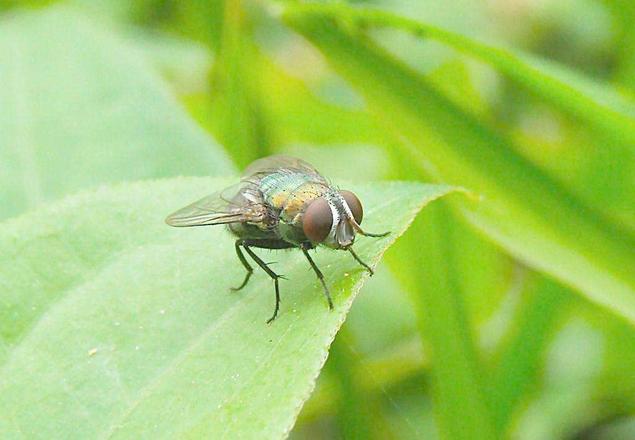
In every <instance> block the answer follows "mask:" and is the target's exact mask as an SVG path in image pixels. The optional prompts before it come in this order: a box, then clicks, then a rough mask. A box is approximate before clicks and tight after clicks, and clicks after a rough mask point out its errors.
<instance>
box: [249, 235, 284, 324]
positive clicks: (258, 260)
mask: <svg viewBox="0 0 635 440" xmlns="http://www.w3.org/2000/svg"><path fill="white" fill-rule="evenodd" d="M250 244H252V243H251V242H250V240H243V241H242V246H243V248H244V249H245V251H246V252H247V253H248V254H249V256H250V257H251V258H252V259H253V260H254V261H255V262H256V264H258V266H260V267H261V268H262V270H264V271H265V272H266V273H267V275H269V276H270V277H271V279H272V280H273V284H274V287H275V291H276V306H275V309H274V310H273V315H272V316H271V318H269V319H268V320H267V324H269V323H271V322H272V321H273V320H274V319H276V316H278V310H280V287H279V286H278V280H279V279H280V278H283V276H282V275H278V274H277V273H275V272H274V271H273V270H271V269H270V268H269V266H267V263H265V262H264V261H262V259H261V258H260V257H259V256H258V255H256V253H255V252H254V251H252V250H251V248H250V247H249V246H250ZM253 244H257V242H254V243H253Z"/></svg>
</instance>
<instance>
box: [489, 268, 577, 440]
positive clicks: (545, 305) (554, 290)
mask: <svg viewBox="0 0 635 440" xmlns="http://www.w3.org/2000/svg"><path fill="white" fill-rule="evenodd" d="M536 278H537V279H536V280H534V281H533V282H531V283H530V286H529V287H528V288H526V289H525V290H526V292H525V293H526V294H527V293H528V294H529V295H530V297H529V298H526V299H525V301H524V304H523V305H522V307H521V308H520V314H519V315H518V316H516V318H515V319H514V321H515V323H514V327H513V329H512V331H511V332H510V333H509V334H508V335H507V338H508V341H507V342H506V343H505V344H504V346H503V349H502V351H501V353H500V354H499V356H498V357H499V359H498V362H497V365H496V367H495V369H494V372H493V375H492V377H491V379H490V386H489V387H488V394H489V395H490V399H491V401H492V408H493V410H494V412H493V414H494V421H495V423H496V424H497V427H498V429H499V430H502V431H503V432H504V431H505V430H506V429H508V428H509V425H510V421H511V418H512V417H513V415H514V413H515V412H516V411H517V409H518V408H519V404H520V403H522V402H523V401H526V400H527V398H528V395H529V393H530V392H531V391H535V389H536V388H537V384H538V379H540V378H541V377H542V370H543V363H544V358H545V354H546V352H547V347H548V344H549V343H550V342H551V340H552V338H553V337H554V335H555V330H556V329H557V327H556V325H557V324H558V323H559V318H562V317H563V315H564V312H565V311H566V310H567V307H566V306H567V304H568V303H569V300H570V294H569V292H568V291H567V289H565V288H563V287H562V286H560V285H558V284H557V283H555V282H553V281H551V280H548V279H546V278H543V277H536Z"/></svg>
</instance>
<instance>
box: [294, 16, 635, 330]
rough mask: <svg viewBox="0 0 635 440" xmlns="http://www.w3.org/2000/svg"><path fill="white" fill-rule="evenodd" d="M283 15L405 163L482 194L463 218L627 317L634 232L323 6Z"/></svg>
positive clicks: (634, 284) (631, 310)
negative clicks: (397, 142)
mask: <svg viewBox="0 0 635 440" xmlns="http://www.w3.org/2000/svg"><path fill="white" fill-rule="evenodd" d="M285 18H286V20H287V22H288V23H289V24H290V25H291V26H292V27H294V28H295V29H297V30H298V31H299V32H300V33H301V34H303V35H304V36H306V37H307V38H308V39H309V40H310V41H311V42H313V43H314V44H315V45H316V46H317V47H318V48H319V49H320V50H321V51H322V52H323V53H324V54H325V55H326V56H327V58H328V59H329V61H330V62H331V63H332V65H333V66H334V68H335V69H336V70H337V71H338V72H339V73H340V74H342V75H343V76H344V77H345V78H346V79H348V80H349V81H350V82H351V83H352V84H353V85H354V86H355V87H356V88H357V90H358V91H359V92H360V93H361V94H362V95H363V96H364V98H365V99H366V101H367V103H368V105H369V108H370V109H371V111H373V112H374V113H375V115H376V116H377V117H378V119H379V120H380V121H382V122H383V123H385V124H386V126H388V127H389V128H391V129H392V130H394V131H395V133H398V134H399V135H400V137H401V138H402V139H404V140H405V142H404V148H405V152H404V155H406V156H408V157H409V158H410V160H411V162H412V163H413V165H416V166H419V167H421V168H422V169H425V170H426V171H427V172H429V173H430V174H431V175H433V176H435V177H436V178H437V179H439V180H443V181H448V182H452V183H456V184H460V185H462V186H464V187H466V188H469V189H471V190H474V191H476V192H477V193H479V194H482V196H483V198H482V200H481V201H480V203H473V204H466V203H464V204H462V205H461V209H462V212H463V213H464V215H465V216H466V217H467V218H468V220H469V221H470V222H471V223H472V224H474V225H475V226H476V227H477V228H479V229H480V230H481V231H483V232H485V233H486V234H487V235H489V236H490V237H491V238H492V239H493V240H495V241H496V242H497V243H499V244H500V245H501V246H503V247H504V248H505V249H506V250H507V251H508V252H510V253H511V254H512V255H514V256H516V257H517V258H519V259H521V260H523V261H526V262H527V263H528V264H530V265H532V266H533V267H535V268H537V269H539V270H544V271H546V272H547V273H550V274H552V275H555V276H557V277H558V278H559V279H561V280H562V281H564V282H565V283H566V284H567V285H569V286H572V287H574V288H576V289H578V290H580V291H581V292H582V293H584V294H585V295H586V296H587V297H588V298H590V299H591V300H593V301H595V302H597V303H599V304H602V305H604V306H606V307H608V308H610V309H611V310H613V311H614V312H615V313H617V314H620V315H622V316H624V317H626V318H628V319H629V320H630V321H631V322H634V323H635V272H633V270H632V267H635V254H634V253H633V249H634V248H635V238H633V237H632V236H631V235H629V234H627V233H625V232H624V231H621V230H619V229H618V228H617V227H616V226H614V225H612V224H610V223H608V222H607V221H606V220H605V219H604V218H602V216H601V215H600V214H598V211H601V207H597V209H598V211H592V210H591V209H589V208H588V207H587V206H585V205H583V204H582V203H581V202H580V201H579V200H578V199H576V198H575V197H574V196H572V195H571V194H570V193H568V192H567V191H566V190H565V189H564V188H562V187H561V186H560V185H559V184H558V183H557V182H555V181H554V180H553V179H551V178H549V177H548V176H547V175H546V174H545V173H544V172H542V171H541V170H540V169H538V168H536V167H535V166H534V165H532V164H531V163H530V162H528V161H527V160H525V159H524V158H522V157H521V156H519V155H518V154H517V153H515V151H514V150H513V148H511V146H510V145H509V143H508V142H507V141H506V140H505V139H504V138H502V137H501V136H499V135H498V134H497V133H495V132H494V131H492V130H491V129H489V128H488V127H487V126H485V125H483V124H482V123H480V121H478V120H477V119H475V118H474V117H472V116H470V115H468V114H466V113H464V112H462V111H461V110H460V109H459V108H457V107H456V106H455V105H453V104H452V103H451V102H449V101H448V100H447V99H446V98H445V97H444V96H443V95H441V94H439V92H438V91H437V90H435V89H434V88H433V87H431V86H430V85H429V84H428V83H427V82H426V81H425V80H424V79H423V78H422V77H421V76H419V75H418V74H417V73H415V72H413V71H411V70H410V69H408V68H406V67H404V66H403V65H402V64H401V63H399V62H397V61H395V60H394V59H393V58H392V57H390V56H389V55H388V54H386V53H385V52H383V51H381V50H380V49H378V48H377V47H376V46H375V45H373V44H372V43H371V42H369V41H367V40H365V39H364V38H363V37H361V36H354V35H352V34H351V33H350V32H348V31H347V29H346V28H345V24H341V23H339V22H338V21H337V20H335V19H333V18H332V17H331V16H330V15H329V14H320V13H319V12H315V11H314V10H312V9H303V8H289V9H288V10H287V13H286V16H285ZM343 26H344V27H343Z"/></svg>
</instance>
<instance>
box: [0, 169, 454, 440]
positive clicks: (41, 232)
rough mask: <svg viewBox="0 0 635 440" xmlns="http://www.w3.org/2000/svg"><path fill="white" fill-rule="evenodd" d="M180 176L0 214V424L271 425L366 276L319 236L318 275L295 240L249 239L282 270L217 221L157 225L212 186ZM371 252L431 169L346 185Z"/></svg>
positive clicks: (412, 208)
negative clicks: (244, 253) (275, 243)
mask: <svg viewBox="0 0 635 440" xmlns="http://www.w3.org/2000/svg"><path fill="white" fill-rule="evenodd" d="M228 183H230V182H228V181H226V180H218V179H202V178H181V179H172V180H164V181H155V182H142V183H137V184H127V185H120V186H116V187H114V188H109V187H104V188H102V189H100V190H98V191H96V192H87V193H83V194H80V195H77V196H74V197H71V198H68V199H65V200H64V201H62V202H60V203H57V204H54V205H52V206H48V207H45V208H42V209H41V210H39V211H37V212H32V213H29V214H28V215H25V216H21V217H19V218H17V219H13V220H10V221H8V222H5V223H4V224H3V225H2V228H0V288H1V289H2V292H3V294H2V297H1V301H0V338H1V339H0V437H2V438H20V437H22V436H24V437H28V438H68V437H78V438H131V437H132V438H175V437H196V438H201V437H206V438H223V437H225V438H281V437H283V436H284V435H285V434H286V433H287V432H288V431H289V430H290V428H291V427H292V425H293V423H294V421H295V417H296V416H297V413H298V412H299V410H300V408H301V406H302V404H303V403H304V401H305V400H306V399H307V398H308V396H309V394H310V392H311V390H312V388H313V386H314V381H315V378H316V376H317V375H318V373H319V371H320V368H321V367H322V365H323V363H324V361H325V359H326V356H327V351H328V347H329V345H330V343H331V341H332V340H333V337H334V336H335V333H336V332H337V330H338V328H339V326H340V325H341V323H342V322H343V320H344V319H345V316H346V313H347V312H348V310H349V308H350V306H351V303H352V301H353V299H354V298H355V296H356V294H357V292H358V291H359V289H360V288H361V286H362V284H363V281H364V279H365V278H366V277H367V274H366V272H364V271H363V270H362V269H361V268H360V266H359V265H358V264H357V263H356V262H355V261H354V260H353V259H352V258H351V256H350V255H349V254H348V253H346V252H337V251H332V250H328V249H319V250H318V251H317V252H316V253H315V260H316V263H317V264H318V266H319V267H321V268H322V270H323V272H324V274H325V277H326V282H327V284H328V285H329V286H330V288H331V292H332V295H333V299H334V302H335V310H334V311H329V310H328V308H327V306H326V301H325V299H324V297H323V293H322V290H321V286H320V285H319V283H318V282H317V279H316V277H315V275H314V273H313V272H311V270H310V267H309V265H308V263H307V262H306V261H305V260H304V257H303V256H302V254H301V253H300V252H293V251H276V252H269V251H265V250H257V251H256V252H257V253H259V254H260V255H261V256H262V257H263V258H264V259H265V261H267V262H272V261H276V262H277V263H276V264H273V265H272V266H271V267H272V268H273V269H274V270H275V271H277V272H279V273H281V274H284V275H285V276H286V277H287V278H288V280H283V281H282V282H281V294H282V304H281V310H280V315H279V317H278V319H276V320H275V321H274V322H273V323H272V324H271V325H267V324H265V321H266V319H267V318H268V317H269V316H270V314H271V312H272V309H273V300H274V294H273V284H272V282H271V280H270V279H269V278H268V277H267V276H266V275H265V274H263V273H262V272H261V271H257V272H256V273H255V274H254V276H253V277H252V279H251V281H250V283H249V284H248V286H247V287H246V288H245V289H244V290H242V291H240V292H233V293H230V292H229V287H230V286H234V285H237V284H239V283H240V281H241V280H242V277H243V276H244V269H243V268H242V266H241V265H240V263H239V262H238V260H237V258H236V255H235V254H234V246H233V238H232V237H231V236H230V234H229V233H228V232H227V231H226V230H225V229H224V228H223V227H208V228H188V229H174V228H169V227H168V226H166V225H165V224H164V223H163V219H164V217H165V215H166V214H168V213H170V212H172V211H173V210H175V209H177V208H179V207H181V206H182V205H185V204H187V203H188V202H190V201H192V200H195V199H196V198H197V197H200V196H202V195H204V194H206V193H208V192H212V191H214V190H217V189H220V188H222V187H223V186H226V185H227V184H228ZM351 189H352V190H354V191H356V192H357V194H358V195H359V196H360V199H361V200H362V201H363V202H364V204H365V206H366V215H365V217H364V227H365V228H367V229H368V230H369V231H373V232H375V231H379V232H381V231H385V230H391V231H392V234H391V235H389V236H388V237H386V238H382V239H374V238H369V237H359V238H358V240H357V242H356V244H355V247H356V250H357V252H358V254H359V255H360V257H361V258H362V259H364V260H365V261H367V262H369V263H370V264H371V265H375V264H376V263H377V261H378V260H379V258H380V257H381V254H382V253H383V252H384V251H385V250H386V248H387V247H388V246H389V245H390V244H391V243H392V242H393V241H394V240H395V239H396V238H397V237H398V236H399V235H401V233H403V231H404V230H405V229H406V227H407V225H408V224H409V223H410V222H411V221H412V219H413V218H414V216H415V215H416V214H417V212H418V211H419V210H420V209H421V208H422V206H423V205H425V204H426V203H427V202H429V201H431V200H433V199H435V198H437V197H440V196H442V195H444V194H446V193H448V192H450V191H452V188H451V187H448V186H445V185H424V184H418V183H382V184H365V185H352V186H351Z"/></svg>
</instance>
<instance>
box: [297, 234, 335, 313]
mask: <svg viewBox="0 0 635 440" xmlns="http://www.w3.org/2000/svg"><path fill="white" fill-rule="evenodd" d="M301 249H302V252H303V253H304V256H305V257H306V259H307V260H309V264H310V265H311V267H312V268H313V271H314V272H315V274H316V275H317V277H318V279H319V280H320V283H322V287H323V288H324V296H326V300H327V301H328V303H329V309H331V310H332V309H333V300H332V299H331V292H329V288H328V287H327V285H326V282H325V281H324V275H323V274H322V271H321V270H320V269H319V268H318V267H317V265H316V264H315V262H314V261H313V258H311V255H309V250H308V249H307V248H306V247H305V246H302V247H301Z"/></svg>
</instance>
